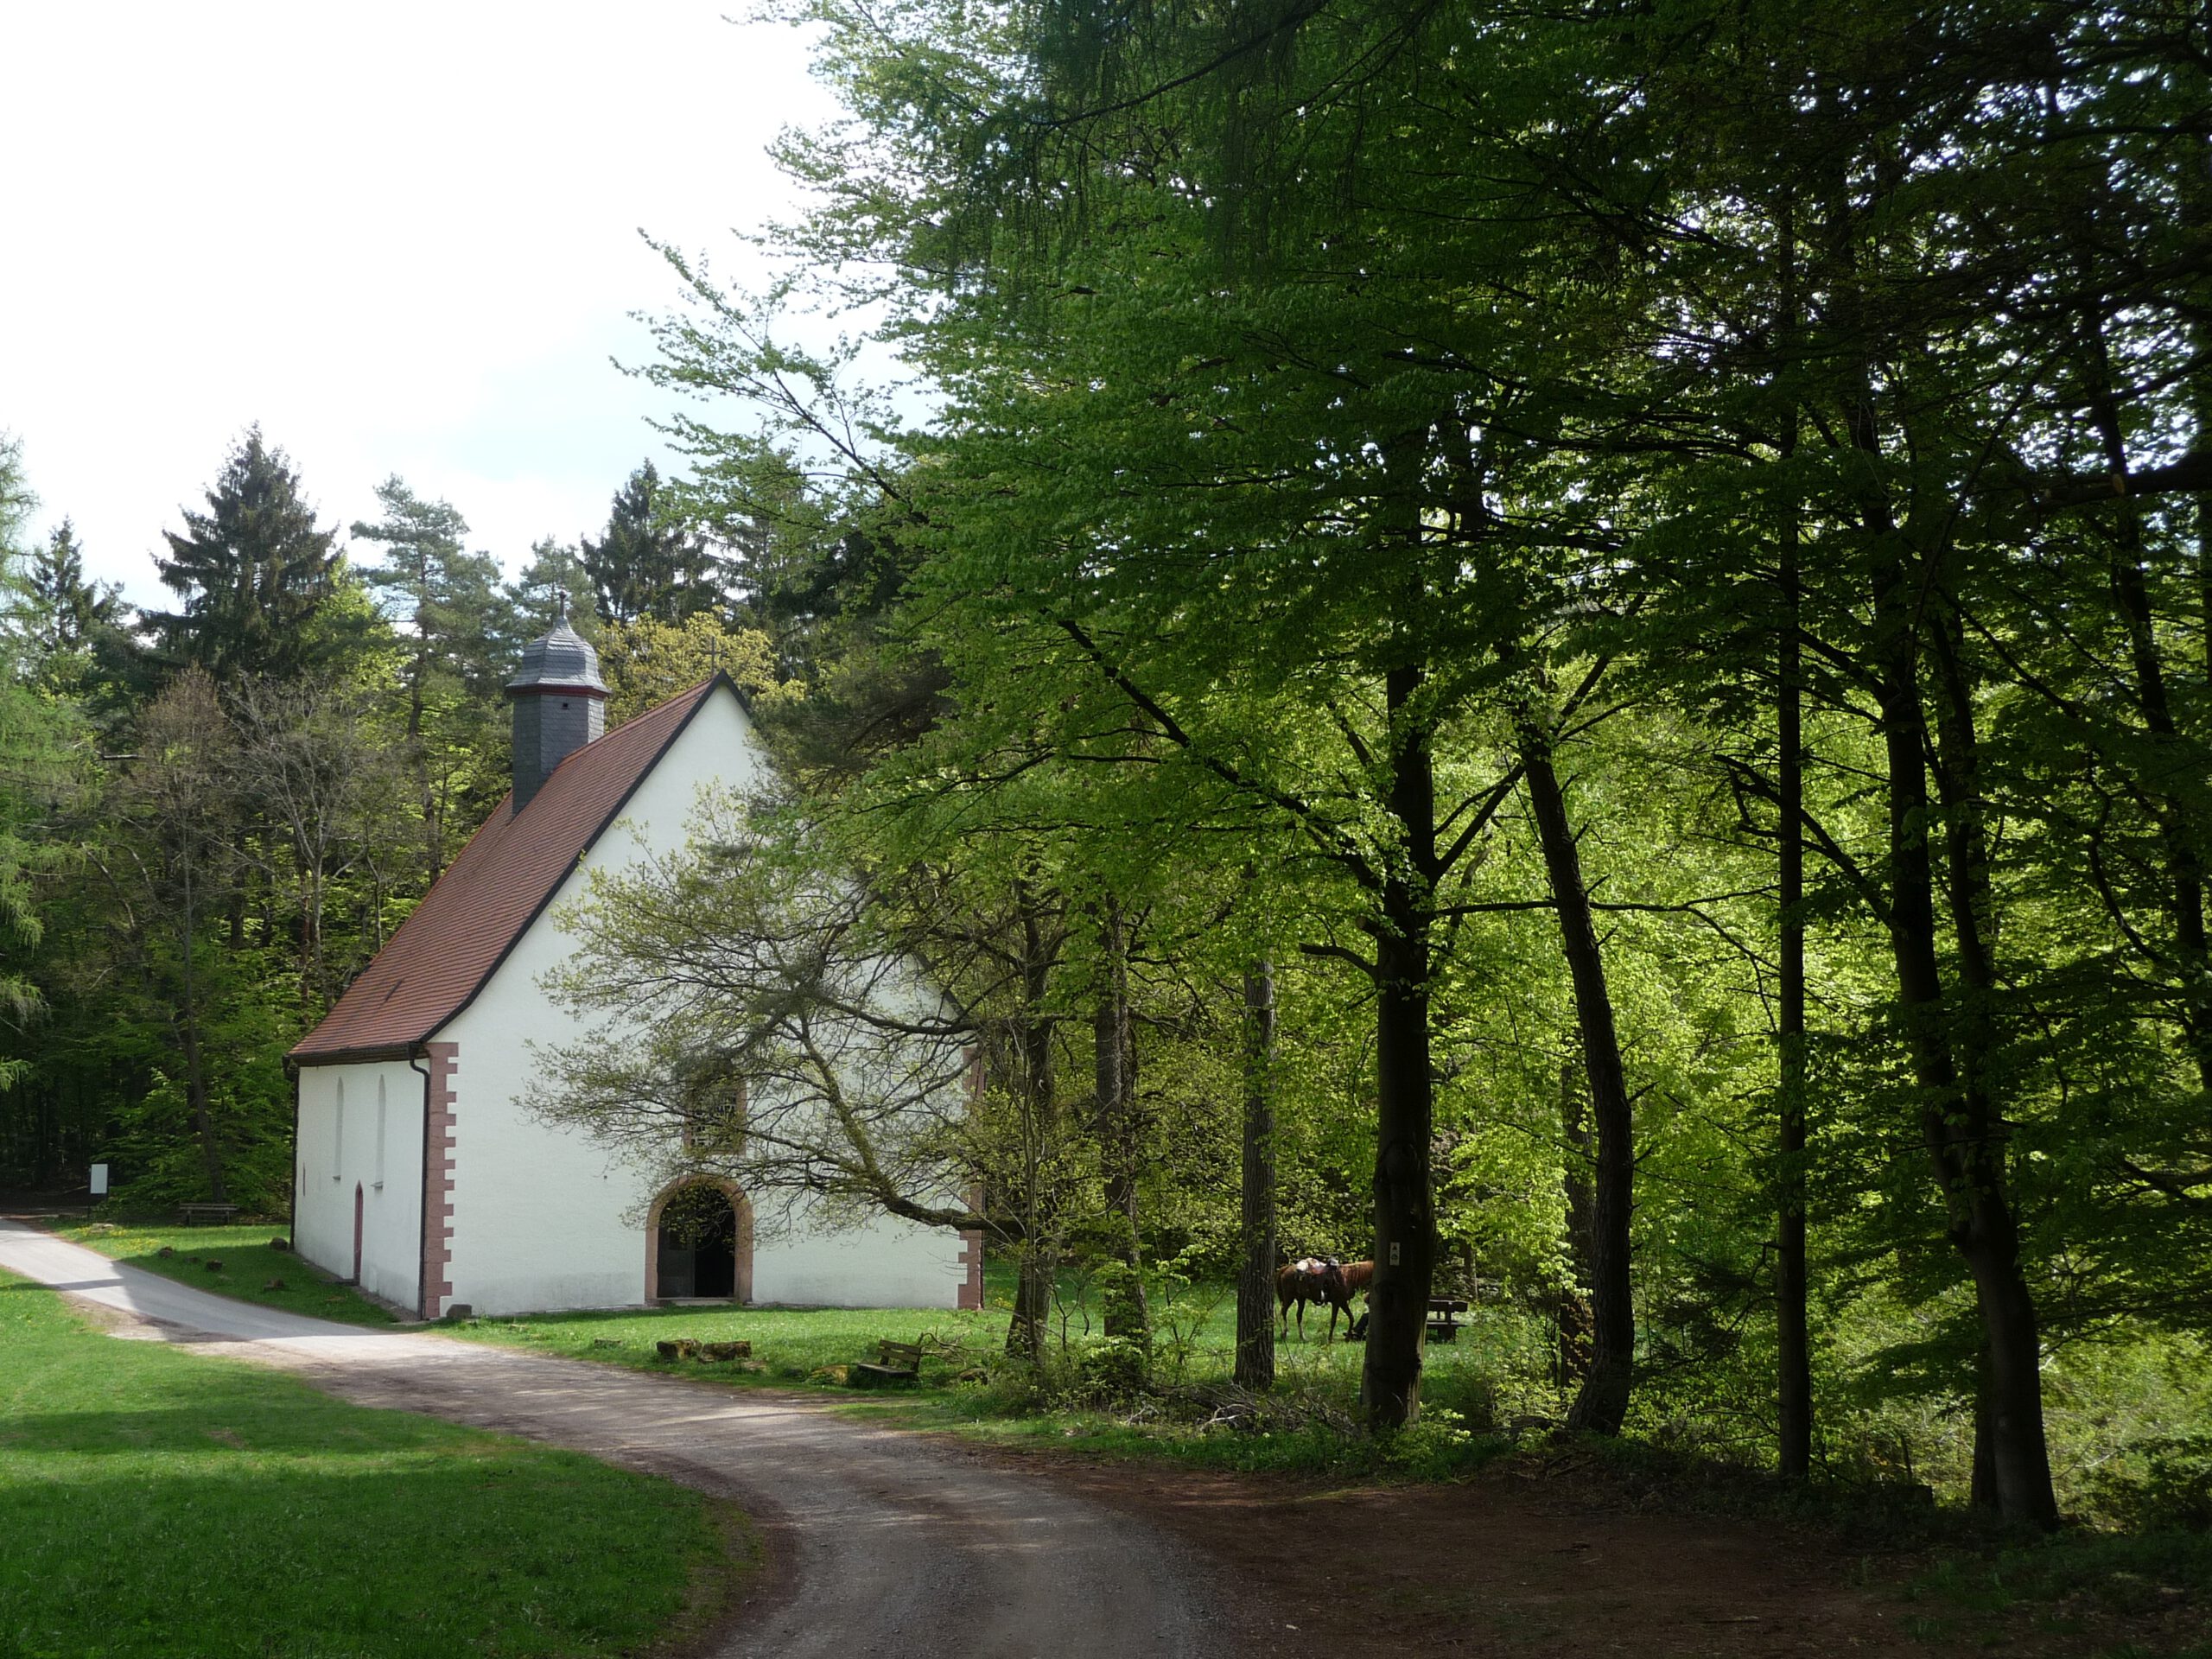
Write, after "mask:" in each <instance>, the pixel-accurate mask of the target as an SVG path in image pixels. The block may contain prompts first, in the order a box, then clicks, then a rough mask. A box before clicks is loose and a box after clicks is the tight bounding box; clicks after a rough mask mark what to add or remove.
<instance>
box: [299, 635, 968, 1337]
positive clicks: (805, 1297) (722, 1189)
mask: <svg viewBox="0 0 2212 1659" xmlns="http://www.w3.org/2000/svg"><path fill="white" fill-rule="evenodd" d="M507 693H508V696H509V697H510V698H511V699H512V704H513V718H514V789H513V792H512V794H511V795H509V796H508V797H507V798H506V799H505V800H504V801H502V802H501V803H500V804H499V807H498V809H497V810H494V811H493V814H492V816H491V817H490V818H488V819H487V820H486V822H485V823H484V825H483V827H482V828H481V829H479V830H478V831H477V832H476V835H475V836H474V839H472V840H471V841H470V842H469V843H468V845H467V848H465V849H463V850H462V852H461V855H460V856H459V857H458V858H456V859H455V860H454V861H453V864H452V866H451V867H450V868H448V869H447V871H446V872H445V874H443V875H442V877H440V878H439V880H437V882H436V883H435V885H434V886H433V887H431V889H430V891H429V893H428V894H427V895H426V896H425V897H424V899H423V902H422V904H421V905H420V906H417V907H416V910H415V912H414V913H413V914H412V915H411V916H410V917H409V918H407V920H406V922H405V923H404V924H403V925H401V927H400V928H399V930H398V931H397V932H396V933H394V934H393V935H392V938H391V942H390V943H389V944H386V945H385V948H384V950H381V951H380V952H378V955H377V957H376V958H375V960H374V961H372V963H370V964H369V965H368V967H367V968H366V969H364V970H363V971H362V972H361V974H360V976H359V977H358V978H357V979H355V980H354V981H353V983H352V984H351V985H350V986H348V987H347V988H346V993H345V995H343V996H341V997H340V999H339V1000H338V1002H337V1004H336V1006H335V1007H333V1008H332V1009H331V1010H330V1013H329V1014H328V1015H327V1017H326V1018H325V1019H324V1020H323V1021H322V1022H321V1024H320V1025H319V1026H317V1027H315V1030H314V1031H313V1032H311V1033H308V1036H307V1037H306V1038H305V1039H303V1040H302V1041H301V1042H300V1044H299V1045H298V1046H296V1047H295V1048H294V1049H293V1050H292V1052H291V1056H290V1058H291V1059H292V1061H293V1063H294V1064H295V1065H296V1067H297V1077H298V1082H297V1091H298V1092H297V1116H298V1132H297V1135H296V1137H295V1149H294V1154H293V1156H294V1160H295V1167H294V1170H293V1223H292V1237H293V1243H294V1246H295V1248H296V1249H297V1250H298V1251H299V1253H300V1254H301V1255H302V1256H303V1257H305V1258H306V1259H307V1260H308V1262H312V1263H314V1264H315V1266H317V1267H320V1268H324V1269H326V1270H327V1271H329V1272H332V1273H334V1274H337V1275H338V1276H339V1277H340V1278H343V1279H346V1280H350V1281H353V1282H355V1283H357V1284H359V1286H360V1287H361V1288H363V1289H364V1290H365V1291H367V1292H368V1293H369V1294H372V1295H374V1296H377V1297H379V1298H382V1299H383V1300H385V1301H388V1302H391V1303H395V1304H397V1305H399V1306H403V1307H405V1308H408V1309H410V1310H412V1311H414V1312H415V1313H416V1314H417V1315H418V1316H419V1317H421V1318H423V1319H437V1318H439V1317H441V1316H442V1315H444V1314H446V1313H448V1312H450V1311H453V1310H454V1309H455V1308H457V1307H461V1306H466V1307H467V1308H469V1309H470V1310H472V1311H473V1312H474V1313H479V1314H494V1313H527V1312H537V1311H543V1310H550V1309H556V1308H589V1307H620V1306H635V1305H639V1304H650V1303H655V1302H662V1301H670V1300H691V1299H702V1298H703V1299H726V1300H731V1301H734V1302H753V1301H759V1302H778V1303H810V1304H826V1305H830V1306H855V1307H859V1306H876V1307H955V1306H958V1307H970V1306H982V1245H981V1241H980V1239H979V1238H977V1237H976V1236H973V1235H968V1236H954V1235H951V1234H949V1233H946V1232H944V1231H942V1230H933V1229H929V1228H925V1227H921V1226H918V1225H916V1224H912V1223H910V1222H906V1221H900V1220H896V1219H893V1218H891V1217H878V1218H876V1219H874V1220H873V1221H869V1222H864V1223H860V1224H849V1225H838V1226H834V1227H832V1226H823V1225H817V1224H811V1223H810V1222H809V1221H807V1220H805V1219H804V1218H800V1217H786V1216H782V1215H774V1216H767V1217H763V1216H761V1215H759V1214H756V1212H755V1209H754V1205H753V1199H752V1198H751V1197H750V1196H749V1195H747V1193H745V1192H741V1191H737V1190H735V1189H734V1188H732V1187H729V1186H727V1185H722V1184H719V1183H702V1182H679V1183H677V1185H674V1186H671V1187H669V1188H667V1189H665V1190H663V1191H660V1192H648V1191H645V1190H644V1189H643V1186H642V1185H641V1184H642V1183H643V1182H644V1181H645V1179H646V1178H645V1177H644V1176H642V1175H640V1174H639V1173H637V1172H636V1171H635V1170H633V1169H632V1168H630V1167H629V1166H626V1165H624V1164H622V1163H620V1162H618V1161H614V1160H611V1159H610V1157H609V1154H607V1151H606V1150H605V1149H604V1148H603V1147H601V1146H600V1145H598V1144H597V1143H595V1142H594V1141H591V1140H590V1139H588V1137H586V1136H584V1135H582V1134H579V1133H576V1132H575V1131H571V1130H566V1129H562V1128H551V1127H549V1126H547V1125H546V1124H545V1123H543V1122H541V1121H540V1120H538V1119H537V1118H536V1117H534V1116H531V1113H530V1112H529V1111H528V1110H527V1109H525V1108H524V1105H523V1103H522V1101H523V1098H524V1096H526V1095H527V1094H528V1092H529V1090H530V1085H531V1082H532V1068H533V1063H532V1060H531V1044H532V1043H537V1044H540V1045H542V1046H550V1045H553V1044H556V1043H564V1042H573V1041H574V1040H575V1039H576V1038H577V1037H578V1036H579V1035H580V1034H582V1029H581V1028H580V1027H578V1026H577V1025H576V1023H575V1021H574V1020H572V1019H571V1018H570V1017H569V1015H568V1014H566V1013H565V1012H564V1011H563V1010H562V1009H561V1008H559V1007H556V1005H555V1004H554V1003H553V1002H552V1001H550V999H549V997H548V996H547V995H546V993H545V992H544V991H543V989H542V988H541V986H540V983H539V982H540V979H541V977H542V976H544V975H545V974H546V973H547V971H548V970H549V969H553V968H555V967H556V966H558V965H559V964H560V963H563V961H564V960H565V959H566V957H567V956H568V954H569V950H570V949H571V941H570V939H569V936H568V935H567V934H566V933H564V932H563V930H562V928H561V926H560V925H559V923H558V921H557V920H556V911H557V909H558V906H560V904H561V902H562V901H563V899H568V898H572V897H574V896H575V894H576V893H577V892H578V891H579V890H580V888H581V887H582V883H583V882H584V880H586V879H587V876H588V873H589V872H590V871H592V870H594V869H598V868H606V869H620V868H623V867H625V866H626V865H629V864H631V863H633V862H635V861H639V860H641V859H645V858H649V857H654V856H658V855H663V854H666V853H670V852H673V851H676V850H677V849H681V848H682V846H683V842H684V836H685V826H686V823H687V821H688V820H689V818H690V815H691V811H692V809H693V806H694V804H696V801H697V798H698V795H699V791H700V789H701V786H702V785H711V784H723V785H734V786H737V787H740V788H742V787H744V786H746V785H748V784H749V783H751V782H752V781H753V779H755V778H756V777H757V776H758V775H759V774H760V770H761V768H763V767H764V766H766V764H767V760H766V755H765V753H764V752H763V750H762V748H761V746H760V742H759V741H758V740H757V738H756V737H755V735H754V732H753V722H752V720H751V717H750V716H749V715H748V714H747V711H746V708H745V703H744V700H743V698H742V697H741V696H740V694H739V692H738V690H737V688H736V687H735V686H734V684H732V683H731V682H730V680H729V679H728V677H727V676H723V675H717V676H715V677H714V678H713V679H711V680H709V681H706V682H705V683H702V684H700V685H696V686H694V687H693V688H692V689H691V690H688V691H685V692H683V693H682V694H681V695H679V696H676V697H673V698H671V699H670V700H669V701H668V702H664V703H663V704H661V705H660V706H659V707H658V708H657V709H653V710H652V711H651V712H650V713H648V714H645V715H640V716H639V718H638V719H636V720H633V721H631V722H630V723H629V724H627V725H626V726H621V727H618V728H616V729H615V730H613V731H612V732H609V731H607V730H606V703H607V687H606V685H605V683H603V682H602V681H601V678H600V673H599V658H598V653H597V652H594V650H593V649H592V647H591V645H589V644H588V642H587V641H585V640H584V639H582V637H581V636H580V635H578V634H577V633H576V632H575V630H573V629H572V628H570V627H569V625H568V623H567V622H566V621H565V620H564V621H563V622H560V623H558V624H557V625H556V626H555V627H554V628H553V630H552V632H550V633H548V634H546V635H545V636H544V637H543V639H538V640H536V641H534V642H533V643H532V644H531V645H530V646H529V647H528V648H527V649H526V650H525V652H524V659H523V665H522V671H521V672H520V673H519V674H518V675H517V676H516V677H515V678H514V679H513V680H512V681H511V682H510V683H508V686H507ZM602 1034H603V1035H604V1037H605V1039H606V1040H607V1041H608V1042H620V1041H622V1040H624V1032H623V1030H622V1028H621V1026H620V1021H619V1020H618V1021H614V1022H611V1023H609V1024H608V1025H607V1027H605V1028H604V1029H603V1033H602ZM702 1185H706V1186H709V1187H711V1188H712V1189H713V1191H712V1192H711V1194H709V1193H702V1192H701V1191H700V1190H699V1189H700V1188H701V1186H702ZM679 1198H680V1199H681V1200H682V1205H681V1209H682V1210H683V1211H684V1212H685V1217H686V1218H685V1224H684V1225H683V1227H682V1228H680V1229H677V1228H671V1227H666V1226H664V1225H663V1224H662V1212H663V1211H664V1209H666V1208H667V1207H668V1206H669V1205H670V1204H671V1201H675V1200H677V1199H679ZM772 1201H773V1200H764V1202H772ZM723 1205H727V1209H728V1220H727V1222H726V1223H722V1224H716V1219H717V1218H718V1217H720V1216H721V1212H722V1206H723ZM702 1211H703V1213H704V1214H705V1215H706V1216H707V1217H708V1218H709V1219H708V1224H707V1225H706V1226H704V1227H702V1225H701V1224H700V1222H699V1217H700V1215H701V1214H702ZM764 1221H766V1222H769V1223H772V1224H769V1225H761V1223H762V1222H764ZM756 1231H757V1232H758V1234H759V1242H758V1243H756V1242H755V1235H756Z"/></svg>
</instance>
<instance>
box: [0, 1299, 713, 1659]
mask: <svg viewBox="0 0 2212 1659" xmlns="http://www.w3.org/2000/svg"><path fill="white" fill-rule="evenodd" d="M0 1540H4V1541H5V1548H0V1653H6V1654H9V1655H10V1656H22V1659H79V1656H87V1659H89V1656H94V1655H98V1656H103V1659H137V1656H156V1655H160V1656H169V1655H178V1656H181V1655H191V1656H195V1659H198V1656H210V1659H221V1656H229V1655H265V1654H269V1653H283V1654H285V1655H288V1656H299V1659H325V1656H329V1659H336V1656H348V1659H449V1656H452V1655H454V1654H464V1653H466V1654H474V1655H490V1656H500V1659H510V1656H512V1659H520V1656H546V1659H551V1656H564V1655H587V1654H617V1653H632V1652H638V1651H640V1650H644V1649H649V1648H650V1647H651V1646H652V1644H654V1643H655V1642H656V1641H657V1640H658V1639H660V1638H663V1637H671V1638H672V1637H682V1636H686V1635H689V1634H690V1633H692V1632H693V1631H695V1630H697V1629H699V1628H702V1627H703V1625H704V1624H706V1623H707V1622H709V1620H711V1619H712V1618H714V1617H715V1615H716V1614H717V1613H718V1612H719V1611H720V1610H721V1608H722V1606H723V1605H725V1604H726V1602H727V1599H728V1596H729V1594H730V1593H731V1592H732V1590H733V1588H734V1585H735V1583H736V1580H737V1574H738V1573H740V1572H741V1571H742V1570H743V1568H744V1567H745V1566H746V1564H747V1561H748V1560H749V1558H750V1544H749V1541H748V1540H747V1535H746V1534H745V1533H744V1531H743V1522H742V1520H741V1517H740V1516H737V1515H736V1514H735V1512H734V1511H732V1510H728V1508H727V1507H726V1506H721V1505H717V1504H715V1503H712V1502H710V1501H709V1499H707V1498H705V1497H702V1496H701V1495H700V1494H698V1493H696V1492H692V1491H686V1490H685V1489H683V1488H682V1487H679V1486H676V1485H674V1484H671V1483H668V1482H665V1481H661V1480H656V1479H652V1478H649V1477H646V1476H643V1475H636V1474H631V1473H628V1472H626V1471H620V1470H616V1469H611V1468H608V1467H607V1466H606V1465H601V1464H598V1463H594V1461H592V1460H591V1459H588V1458H586V1457H582V1456H581V1455H578V1454H576V1453H573V1452H560V1451H555V1450H552V1449H550V1448H548V1447H543V1446H533V1445H531V1444H528V1443H527V1442H524V1441H521V1440H510V1439H508V1438H506V1437H505V1436H501V1435H496V1434H487V1433H480V1432H479V1431H476V1430H473V1429H464V1428H457V1427H452V1426H450V1425H448V1424H445V1423H442V1422H438V1421H435V1420H433V1419H430V1418H427V1417H418V1416H415V1415H413V1414H410V1413H405V1412H394V1411H372V1410H369V1409H365V1408H361V1407H358V1406H349V1405H346V1404H343V1403H341V1402H338V1401H335V1400H333V1399H330V1398H328V1397H327V1396H326V1395H321V1394H318V1393H316V1392H315V1390H314V1389H309V1388H308V1387H307V1386H306V1385H305V1384H304V1383H300V1382H297V1381H296V1380H295V1379H293V1378H291V1377H289V1376H283V1375H281V1374H279V1373H276V1372H272V1371H269V1370H264V1369H262V1368H260V1367H257V1366H253V1365H249V1364H245V1363H239V1362H236V1361H232V1360H226V1359H222V1358H219V1357H212V1356H208V1355H204V1354H195V1353H188V1352H184V1351H180V1350H177V1349H174V1348H170V1347H167V1346H165V1345H163V1344H159V1343H154V1342H131V1341H117V1340H114V1339H111V1338H106V1337H104V1336H101V1335H100V1334H99V1333H98V1332H94V1331H92V1330H91V1329H90V1328H88V1327H87V1326H86V1325H85V1324H84V1323H82V1322H81V1321H80V1320H79V1319H78V1317H77V1316H76V1315H75V1314H74V1313H73V1312H71V1311H70V1310H69V1309H68V1308H67V1306H65V1305H64V1304H62V1303H61V1302H60V1299H59V1298H58V1297H56V1296H55V1295H54V1294H53V1293H52V1292H50V1291H48V1290H45V1289H43V1288H41V1287H35V1286H32V1285H29V1284H25V1283H23V1282H22V1281H16V1280H14V1279H10V1278H9V1277H8V1276H7V1275H6V1274H0ZM733 1546H734V1548H733Z"/></svg>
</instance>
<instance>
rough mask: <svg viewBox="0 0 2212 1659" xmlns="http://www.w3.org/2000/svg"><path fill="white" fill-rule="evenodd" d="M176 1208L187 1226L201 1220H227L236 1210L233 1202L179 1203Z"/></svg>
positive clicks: (236, 1212)
mask: <svg viewBox="0 0 2212 1659" xmlns="http://www.w3.org/2000/svg"><path fill="white" fill-rule="evenodd" d="M176 1210H177V1214H178V1215H179V1216H181V1217H183V1219H184V1224H185V1225H186V1226H188V1227H197V1226H198V1225H200V1223H201V1222H203V1221H213V1222H224V1221H228V1220H229V1219H230V1218H231V1217H232V1216H235V1215H236V1214H238V1205H235V1204H180V1205H177V1207H176Z"/></svg>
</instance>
